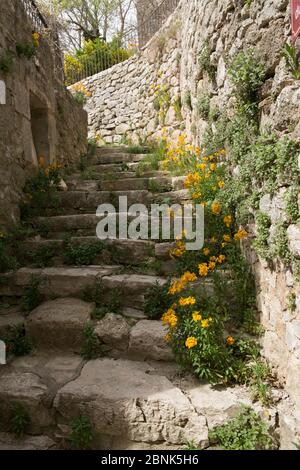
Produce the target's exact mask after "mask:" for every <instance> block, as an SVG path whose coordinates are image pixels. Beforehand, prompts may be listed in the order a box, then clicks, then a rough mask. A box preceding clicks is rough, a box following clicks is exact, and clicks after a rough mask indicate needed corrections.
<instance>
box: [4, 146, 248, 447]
mask: <svg viewBox="0 0 300 470" xmlns="http://www.w3.org/2000/svg"><path fill="white" fill-rule="evenodd" d="M144 159H145V155H132V154H130V153H126V150H125V149H124V147H120V148H117V147H112V148H109V147H105V148H99V149H98V151H97V155H96V156H95V157H93V158H92V160H91V161H90V169H91V171H93V179H91V180H88V181H84V180H82V178H81V176H80V175H79V174H77V175H76V174H74V175H72V176H70V177H69V178H68V180H67V181H66V183H67V187H68V190H67V191H65V192H59V193H58V197H59V201H60V204H59V206H55V207H53V206H51V203H49V204H48V205H47V204H45V207H42V208H41V211H40V214H39V216H38V217H37V218H36V221H35V224H36V228H37V229H41V233H42V232H43V233H46V235H44V236H43V237H42V236H38V237H34V238H32V239H29V240H26V241H25V242H24V252H25V253H31V254H32V253H35V252H37V251H38V250H39V249H41V247H44V248H45V247H48V248H53V249H54V255H53V259H52V260H51V263H50V266H49V267H44V268H37V267H34V266H33V265H32V264H31V263H30V261H29V263H28V266H27V267H25V268H22V269H20V270H18V271H17V272H15V273H8V274H7V275H6V282H5V283H4V284H3V283H1V285H0V295H1V296H3V297H7V298H15V297H17V298H18V297H20V296H22V295H23V294H24V292H25V290H26V288H28V286H29V285H30V282H31V280H32V277H33V276H35V277H37V278H39V279H40V290H41V293H42V294H43V296H44V299H45V301H44V303H42V304H41V305H40V306H39V307H37V308H36V309H35V310H34V311H32V312H31V313H30V314H29V315H28V316H27V317H26V318H24V315H23V314H22V313H21V311H20V308H19V307H18V306H15V307H11V308H10V309H7V310H4V311H1V310H0V336H1V333H3V331H5V330H7V328H9V327H10V326H12V325H16V324H24V325H25V331H26V334H27V335H28V336H29V337H30V338H31V340H32V343H33V345H34V351H33V353H32V354H31V355H29V356H25V357H22V358H13V359H12V360H10V361H9V364H8V365H7V366H1V368H0V414H1V425H2V429H1V431H2V432H0V448H24V449H26V448H54V447H59V446H64V445H66V443H67V442H68V435H69V434H70V429H71V428H70V425H71V422H72V420H73V419H74V418H76V417H78V416H79V415H87V416H89V417H90V420H91V422H92V424H93V427H94V430H95V440H94V443H93V448H95V449H164V448H166V449H180V448H183V446H184V445H185V444H186V443H187V442H194V443H195V445H197V446H199V447H201V448H205V447H208V446H209V441H208V430H209V428H212V427H213V426H214V425H216V424H219V423H220V422H222V421H224V420H225V419H226V418H227V417H228V416H231V415H232V413H233V412H234V410H237V409H239V407H240V405H241V403H246V404H250V403H251V399H250V397H249V395H248V392H247V391H246V389H244V388H243V387H236V388H234V389H230V390H225V389H224V390H214V389H212V388H211V387H209V386H208V385H206V384H201V383H199V382H198V381H197V380H195V379H194V378H192V377H190V376H188V375H186V374H184V373H183V372H182V371H181V370H179V368H178V367H177V365H176V364H175V363H174V361H173V355H172V352H171V350H170V349H169V347H168V345H167V343H166V342H165V340H164V337H165V334H166V331H165V329H164V327H163V326H162V323H161V322H160V321H154V320H149V319H147V318H146V317H145V315H144V312H143V303H144V294H145V291H146V289H147V288H149V287H151V286H153V285H155V284H156V283H158V284H160V285H162V284H164V283H165V282H166V279H167V275H168V274H170V273H172V271H173V269H174V265H173V262H172V261H171V260H170V258H169V250H170V247H171V246H172V244H170V243H169V242H168V243H159V242H157V243H156V242H153V241H149V240H108V241H107V242H105V247H104V249H103V251H101V252H100V253H99V254H97V255H95V257H94V259H93V260H92V262H91V263H90V265H88V266H72V265H71V266H70V265H67V264H66V262H65V260H64V250H65V241H64V240H65V237H66V235H68V236H69V237H70V238H69V240H72V241H73V242H74V243H75V244H78V245H83V244H85V243H91V242H96V241H97V239H96V236H95V229H96V225H97V223H98V221H99V218H98V217H96V215H95V214H96V209H97V207H98V205H99V204H101V203H104V202H105V203H106V202H110V201H112V200H115V197H116V196H118V195H127V196H128V199H129V203H130V204H131V203H136V202H142V203H144V204H146V205H148V206H149V204H150V203H151V202H153V201H156V200H157V197H158V196H160V197H163V198H168V200H169V201H181V200H186V199H187V198H188V195H187V192H186V191H185V190H184V189H183V179H182V178H173V177H171V176H170V175H168V174H167V173H164V172H162V171H157V172H154V171H152V170H151V169H148V168H144V170H143V172H142V174H141V175H140V174H139V176H138V177H137V176H136V174H137V173H136V169H137V166H138V165H139V163H140V162H142V161H143V160H144ZM111 175H113V177H112V176H111ZM159 187H163V188H164V189H165V192H164V193H163V194H161V195H160V194H159ZM151 188H152V189H153V188H158V190H157V192H156V193H154V192H153V191H152V192H151ZM155 261H156V262H157V261H158V262H159V275H157V273H156V272H155V268H154V267H153V266H155V264H154V262H155ZM99 282H101V287H102V292H103V294H102V295H103V302H104V303H105V302H106V301H107V299H111V298H114V297H115V296H117V295H118V296H119V298H120V301H121V314H120V313H119V314H116V313H115V312H109V313H107V314H106V316H105V317H104V318H103V319H101V320H98V321H97V320H94V321H93V326H94V331H95V334H96V335H97V337H98V338H99V340H100V341H101V343H102V347H103V350H104V353H105V356H104V357H101V358H98V359H94V360H84V359H83V358H82V357H81V356H80V351H81V349H82V346H83V344H84V329H85V326H86V324H87V323H88V322H90V321H91V312H92V310H93V307H94V304H93V303H92V302H88V301H85V300H82V296H83V293H84V292H86V291H87V290H89V289H90V290H91V289H93V288H95V286H96V285H97V284H98V283H99ZM13 402H20V403H22V404H23V405H24V407H25V408H26V410H28V412H29V414H30V416H31V424H30V427H29V429H28V436H25V437H24V438H23V439H21V440H19V441H17V442H16V441H15V440H14V439H13V438H12V436H11V434H9V432H10V409H11V405H12V404H13Z"/></svg>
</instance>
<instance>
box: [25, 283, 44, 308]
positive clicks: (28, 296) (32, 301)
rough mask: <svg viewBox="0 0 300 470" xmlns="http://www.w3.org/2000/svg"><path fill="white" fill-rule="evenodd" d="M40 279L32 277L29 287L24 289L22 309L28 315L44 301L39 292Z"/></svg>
mask: <svg viewBox="0 0 300 470" xmlns="http://www.w3.org/2000/svg"><path fill="white" fill-rule="evenodd" d="M40 287H41V279H39V278H38V277H35V276H32V277H31V279H30V283H29V286H28V287H27V288H26V289H25V293H24V295H23V297H22V309H23V310H24V311H25V312H27V313H29V312H31V311H32V310H34V309H35V308H36V307H38V306H39V305H40V304H41V303H42V302H43V300H44V296H43V295H42V293H41V291H40Z"/></svg>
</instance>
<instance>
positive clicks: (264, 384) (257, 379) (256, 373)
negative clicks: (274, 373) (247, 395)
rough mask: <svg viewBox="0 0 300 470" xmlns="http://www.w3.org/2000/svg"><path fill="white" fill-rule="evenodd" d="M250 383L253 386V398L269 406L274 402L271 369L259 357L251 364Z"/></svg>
mask: <svg viewBox="0 0 300 470" xmlns="http://www.w3.org/2000/svg"><path fill="white" fill-rule="evenodd" d="M248 377H249V385H250V387H251V392H252V399H253V400H254V401H259V402H260V403H262V404H263V405H264V406H269V405H270V404H271V403H272V396H271V392H270V385H269V382H270V379H271V371H270V368H269V366H268V365H267V364H266V363H265V362H264V361H262V360H261V359H259V358H257V359H256V360H255V361H254V362H252V363H250V365H249V375H248Z"/></svg>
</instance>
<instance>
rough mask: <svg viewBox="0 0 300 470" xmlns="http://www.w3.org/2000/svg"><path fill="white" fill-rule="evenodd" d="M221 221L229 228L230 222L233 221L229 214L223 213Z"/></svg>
mask: <svg viewBox="0 0 300 470" xmlns="http://www.w3.org/2000/svg"><path fill="white" fill-rule="evenodd" d="M223 222H224V224H225V225H226V227H228V228H230V227H231V225H232V223H233V219H232V216H231V215H225V217H224V219H223Z"/></svg>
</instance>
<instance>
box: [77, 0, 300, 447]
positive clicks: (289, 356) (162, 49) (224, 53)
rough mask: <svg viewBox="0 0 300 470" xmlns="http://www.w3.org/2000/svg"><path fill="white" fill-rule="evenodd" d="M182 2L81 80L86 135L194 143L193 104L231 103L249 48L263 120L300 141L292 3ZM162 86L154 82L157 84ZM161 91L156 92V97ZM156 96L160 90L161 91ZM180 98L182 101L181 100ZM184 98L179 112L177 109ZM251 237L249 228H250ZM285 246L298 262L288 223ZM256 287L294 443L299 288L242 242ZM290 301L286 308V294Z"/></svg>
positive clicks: (272, 202) (274, 210)
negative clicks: (262, 68)
mask: <svg viewBox="0 0 300 470" xmlns="http://www.w3.org/2000/svg"><path fill="white" fill-rule="evenodd" d="M244 3H245V2H243V0H213V1H212V0H182V1H181V3H180V5H179V7H178V8H177V10H176V12H175V13H174V15H173V16H172V17H171V18H170V19H169V21H168V23H167V24H166V25H165V27H164V28H163V29H162V30H161V31H159V33H157V34H156V36H155V37H154V38H153V39H152V40H151V41H150V42H149V43H148V45H147V46H146V48H144V50H143V51H142V52H141V53H140V54H139V55H138V56H135V57H133V58H131V59H130V60H128V61H127V62H125V63H123V64H119V65H117V66H115V67H114V68H112V69H111V70H109V71H106V72H103V73H100V74H98V75H96V76H94V77H92V78H90V79H87V80H86V81H85V84H86V85H87V87H88V88H89V90H90V91H91V93H92V97H91V99H90V100H89V102H88V105H87V108H86V109H87V111H88V113H89V121H90V122H89V124H90V132H91V135H95V134H100V135H101V136H102V137H103V138H104V140H106V141H107V142H118V141H120V140H121V139H122V138H123V137H125V136H126V137H131V138H133V140H137V137H138V135H140V136H143V137H144V138H146V137H157V136H160V135H161V133H162V130H163V128H166V129H167V131H168V132H169V134H170V135H172V134H173V135H174V134H175V136H176V134H178V133H179V132H180V131H181V130H184V131H185V132H186V133H187V135H188V137H189V139H190V140H191V141H193V142H194V143H197V144H200V145H201V142H202V138H203V135H204V132H205V130H206V128H207V126H208V123H207V121H206V120H205V119H203V118H201V117H200V115H199V111H198V102H199V99H201V97H203V95H209V97H210V106H211V107H214V108H218V109H219V110H221V111H222V109H224V108H225V109H227V110H228V113H229V115H230V113H231V110H233V105H234V101H233V99H232V84H231V82H230V80H229V77H228V74H227V68H226V63H227V58H228V57H230V56H233V55H234V54H235V53H236V52H238V51H240V50H242V49H247V48H250V47H255V48H256V50H257V53H258V54H259V56H260V57H261V59H262V61H263V62H264V63H265V64H266V68H267V80H266V82H265V84H264V86H263V88H262V92H261V97H260V105H259V107H260V126H261V129H262V130H265V131H267V132H269V131H270V129H271V130H274V131H275V132H276V133H277V134H278V136H279V137H280V136H282V135H285V134H289V135H290V136H291V138H292V139H294V140H295V141H298V142H300V123H299V117H300V88H299V81H298V82H297V81H295V80H293V79H292V77H291V74H290V72H289V71H288V70H287V67H286V63H285V60H284V59H283V58H282V55H281V50H282V46H283V44H284V43H285V42H286V40H287V39H288V38H289V37H290V11H289V2H288V0H265V1H263V0H253V1H252V3H251V5H250V6H246V5H244ZM205 41H208V42H209V44H210V47H211V49H212V54H211V59H212V62H213V64H214V65H215V67H216V71H217V72H216V79H215V81H212V80H210V79H209V77H208V75H207V73H206V72H205V71H204V70H202V69H201V66H200V64H199V54H200V52H201V51H202V49H203V46H204V44H205ZM157 84H158V85H160V87H161V88H162V87H164V86H165V90H167V92H168V94H169V96H170V100H169V102H168V103H164V104H165V106H162V107H160V108H161V109H160V111H158V107H157V104H156V98H157V96H158V95H159V93H160V92H159V91H157V89H156V88H155V87H156V85H157ZM161 88H160V89H161ZM157 93H158V95H157ZM159 96H160V95H159ZM179 98H180V100H179ZM180 103H181V109H180ZM162 109H163V111H162ZM287 187H288V183H286V184H285V186H283V187H282V188H281V189H280V191H279V193H278V194H277V195H276V196H275V197H273V198H272V197H271V196H270V195H268V194H267V195H265V196H264V197H263V199H262V200H261V201H260V210H261V211H262V212H264V213H266V214H268V215H269V216H270V218H271V221H272V227H271V229H270V233H272V230H273V228H274V226H275V224H276V222H277V221H278V220H284V217H285V214H284V205H285V204H284V194H285V193H286V191H287ZM249 229H250V230H251V231H252V234H255V227H249ZM288 236H289V244H290V249H291V251H292V252H293V254H294V256H295V258H296V259H298V260H299V259H300V228H299V226H298V225H291V226H290V227H289V229H288ZM245 251H246V255H247V257H248V259H249V261H250V263H251V265H252V266H253V271H254V274H255V277H256V284H257V301H258V308H259V311H260V313H261V321H262V324H263V326H264V327H265V330H266V333H265V335H264V338H263V341H262V343H263V348H264V353H265V355H266V357H267V358H268V359H269V360H270V362H271V363H272V364H273V366H274V367H275V369H276V370H277V373H278V376H279V379H280V381H281V382H282V384H283V385H284V386H285V387H286V390H287V391H288V393H289V396H290V399H291V400H292V402H291V406H292V410H293V411H292V415H293V417H291V415H290V416H289V417H286V411H285V410H283V411H282V413H281V414H280V420H281V429H283V430H285V431H284V433H285V437H284V438H283V442H284V444H283V445H284V446H292V444H291V443H292V442H293V439H295V430H297V432H298V435H299V434H300V386H299V385H300V288H299V283H298V282H296V280H295V276H294V275H293V273H292V271H291V270H290V269H288V268H287V267H285V266H284V265H283V264H282V263H281V262H279V261H278V260H277V261H276V260H274V261H275V262H274V266H273V267H272V268H270V266H269V265H268V264H267V263H266V262H264V261H263V260H262V259H260V258H258V257H257V255H256V254H255V253H254V251H253V250H252V248H251V243H250V242H249V244H248V246H245ZM291 298H293V299H294V301H295V302H294V303H295V305H294V307H293V309H292V310H291V307H290V305H289V299H291Z"/></svg>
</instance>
